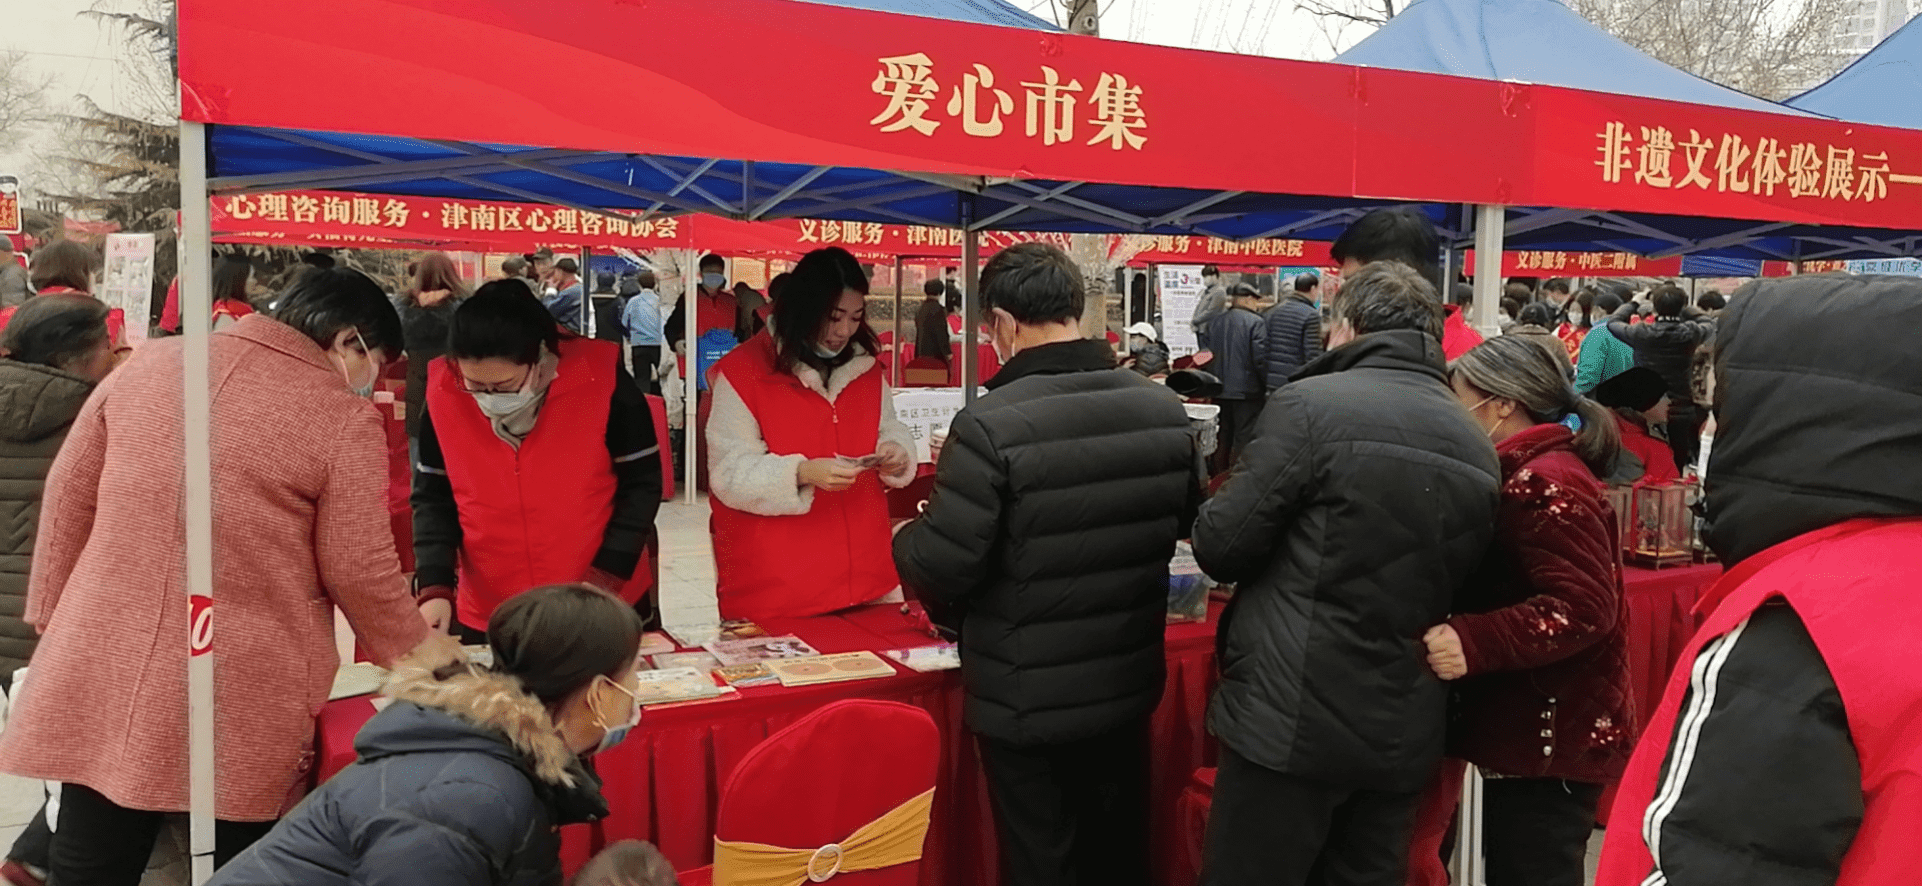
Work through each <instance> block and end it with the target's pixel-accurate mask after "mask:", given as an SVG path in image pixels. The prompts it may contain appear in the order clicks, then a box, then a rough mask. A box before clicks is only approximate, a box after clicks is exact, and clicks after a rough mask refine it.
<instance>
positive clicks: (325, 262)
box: [300, 252, 334, 270]
mask: <svg viewBox="0 0 1923 886" xmlns="http://www.w3.org/2000/svg"><path fill="white" fill-rule="evenodd" d="M300 261H301V264H304V265H312V266H314V267H316V268H320V269H321V270H327V269H329V268H332V267H334V257H333V256H331V255H328V254H327V253H325V252H308V253H304V254H302V255H301V257H300Z"/></svg>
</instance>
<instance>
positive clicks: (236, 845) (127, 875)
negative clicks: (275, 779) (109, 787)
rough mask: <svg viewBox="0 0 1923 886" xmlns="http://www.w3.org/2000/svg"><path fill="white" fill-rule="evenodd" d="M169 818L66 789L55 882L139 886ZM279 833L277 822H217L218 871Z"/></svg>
mask: <svg viewBox="0 0 1923 886" xmlns="http://www.w3.org/2000/svg"><path fill="white" fill-rule="evenodd" d="M165 819H166V813H163V812H143V811H141V810H137V809H124V808H121V807H120V806H117V805H115V804H114V802H113V801H112V800H109V799H107V798H106V797H104V796H101V794H100V793H99V792H98V791H95V790H93V789H92V788H89V787H86V786H84V785H77V784H65V785H61V786H60V823H59V825H58V826H57V829H56V830H55V831H54V834H53V852H52V858H51V859H49V864H48V869H49V871H50V874H51V875H50V877H49V880H50V881H51V882H55V883H59V884H60V886H139V883H140V877H141V875H142V874H144V873H146V870H147V859H148V857H149V856H151V855H153V852H154V841H155V840H156V839H157V838H158V837H159V836H160V826H161V824H162V822H163V821H164V820H165ZM273 829H274V823H273V822H271V821H217V822H215V823H214V866H215V867H216V868H218V867H220V866H221V865H224V864H226V863H227V862H229V861H232V860H233V859H234V856H236V855H239V854H240V853H241V852H242V851H243V850H245V849H246V848H247V847H249V846H252V845H254V842H255V841H257V840H259V839H260V838H262V837H265V836H267V832H268V831H271V830H273Z"/></svg>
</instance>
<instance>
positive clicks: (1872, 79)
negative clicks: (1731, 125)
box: [1788, 17, 1923, 129]
mask: <svg viewBox="0 0 1923 886" xmlns="http://www.w3.org/2000/svg"><path fill="white" fill-rule="evenodd" d="M1788 104H1789V105H1790V107H1793V108H1801V109H1803V110H1805V111H1809V112H1811V113H1816V114H1824V115H1827V116H1831V117H1835V118H1837V119H1839V120H1848V121H1850V122H1852V123H1873V124H1876V125H1879V126H1901V127H1903V128H1905V129H1923V18H1916V17H1912V18H1911V19H1910V21H1909V23H1908V24H1905V25H1904V26H1903V27H1901V28H1898V29H1897V30H1896V33H1894V34H1891V35H1890V36H1889V37H1887V38H1885V39H1884V40H1883V42H1882V43H1879V44H1877V46H1876V48H1875V49H1872V50H1870V51H1869V52H1867V53H1864V55H1863V57H1862V58H1859V59H1857V60H1856V61H1855V62H1853V63H1851V64H1850V66H1849V67H1847V68H1844V69H1843V71H1842V73H1839V74H1837V75H1836V76H1834V77H1831V78H1830V79H1829V80H1828V81H1827V82H1825V83H1823V84H1822V85H1821V86H1818V87H1816V88H1815V89H1812V90H1810V91H1808V92H1805V93H1803V94H1802V95H1799V96H1797V97H1795V98H1793V99H1790V100H1789V102H1788Z"/></svg>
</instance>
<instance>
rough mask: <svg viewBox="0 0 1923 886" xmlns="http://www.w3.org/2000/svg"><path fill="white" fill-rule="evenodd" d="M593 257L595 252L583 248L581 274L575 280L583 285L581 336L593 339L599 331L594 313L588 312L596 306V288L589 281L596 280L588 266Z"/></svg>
mask: <svg viewBox="0 0 1923 886" xmlns="http://www.w3.org/2000/svg"><path fill="white" fill-rule="evenodd" d="M593 255H594V250H592V249H589V248H588V247H586V246H583V247H581V274H580V276H578V277H576V278H575V280H577V281H579V282H580V284H581V307H580V308H579V310H580V312H581V334H582V335H585V336H587V337H588V338H593V337H594V334H595V332H597V331H598V330H596V329H595V328H594V312H593V311H591V310H588V307H589V306H590V305H592V304H594V287H593V286H592V285H590V284H589V283H588V281H590V280H592V279H594V271H593V270H591V269H590V267H589V265H588V260H589V259H590V258H591V257H592V256H593Z"/></svg>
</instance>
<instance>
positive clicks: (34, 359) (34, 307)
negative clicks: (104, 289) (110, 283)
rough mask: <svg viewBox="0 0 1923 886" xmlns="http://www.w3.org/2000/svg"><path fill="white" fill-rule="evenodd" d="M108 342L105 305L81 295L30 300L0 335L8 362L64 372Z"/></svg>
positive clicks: (16, 312)
mask: <svg viewBox="0 0 1923 886" xmlns="http://www.w3.org/2000/svg"><path fill="white" fill-rule="evenodd" d="M106 340H107V306H106V304H105V303H103V302H101V301H100V299H97V298H94V297H93V296H91V295H81V294H78V293H53V294H51V295H42V296H39V297H37V298H30V299H27V303H26V304H23V305H21V306H20V308H19V309H18V310H16V311H14V314H13V320H12V321H11V322H9V323H8V324H7V329H6V332H5V333H0V347H5V348H6V349H7V358H8V359H11V360H16V361H19V362H21V363H32V364H35V365H37V366H51V367H53V368H55V369H62V370H64V369H69V368H70V367H73V366H76V365H78V364H79V363H80V362H81V361H82V360H85V359H87V356H88V355H89V354H91V353H93V351H94V349H95V348H98V347H100V345H101V343H102V342H105V341H106Z"/></svg>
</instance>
